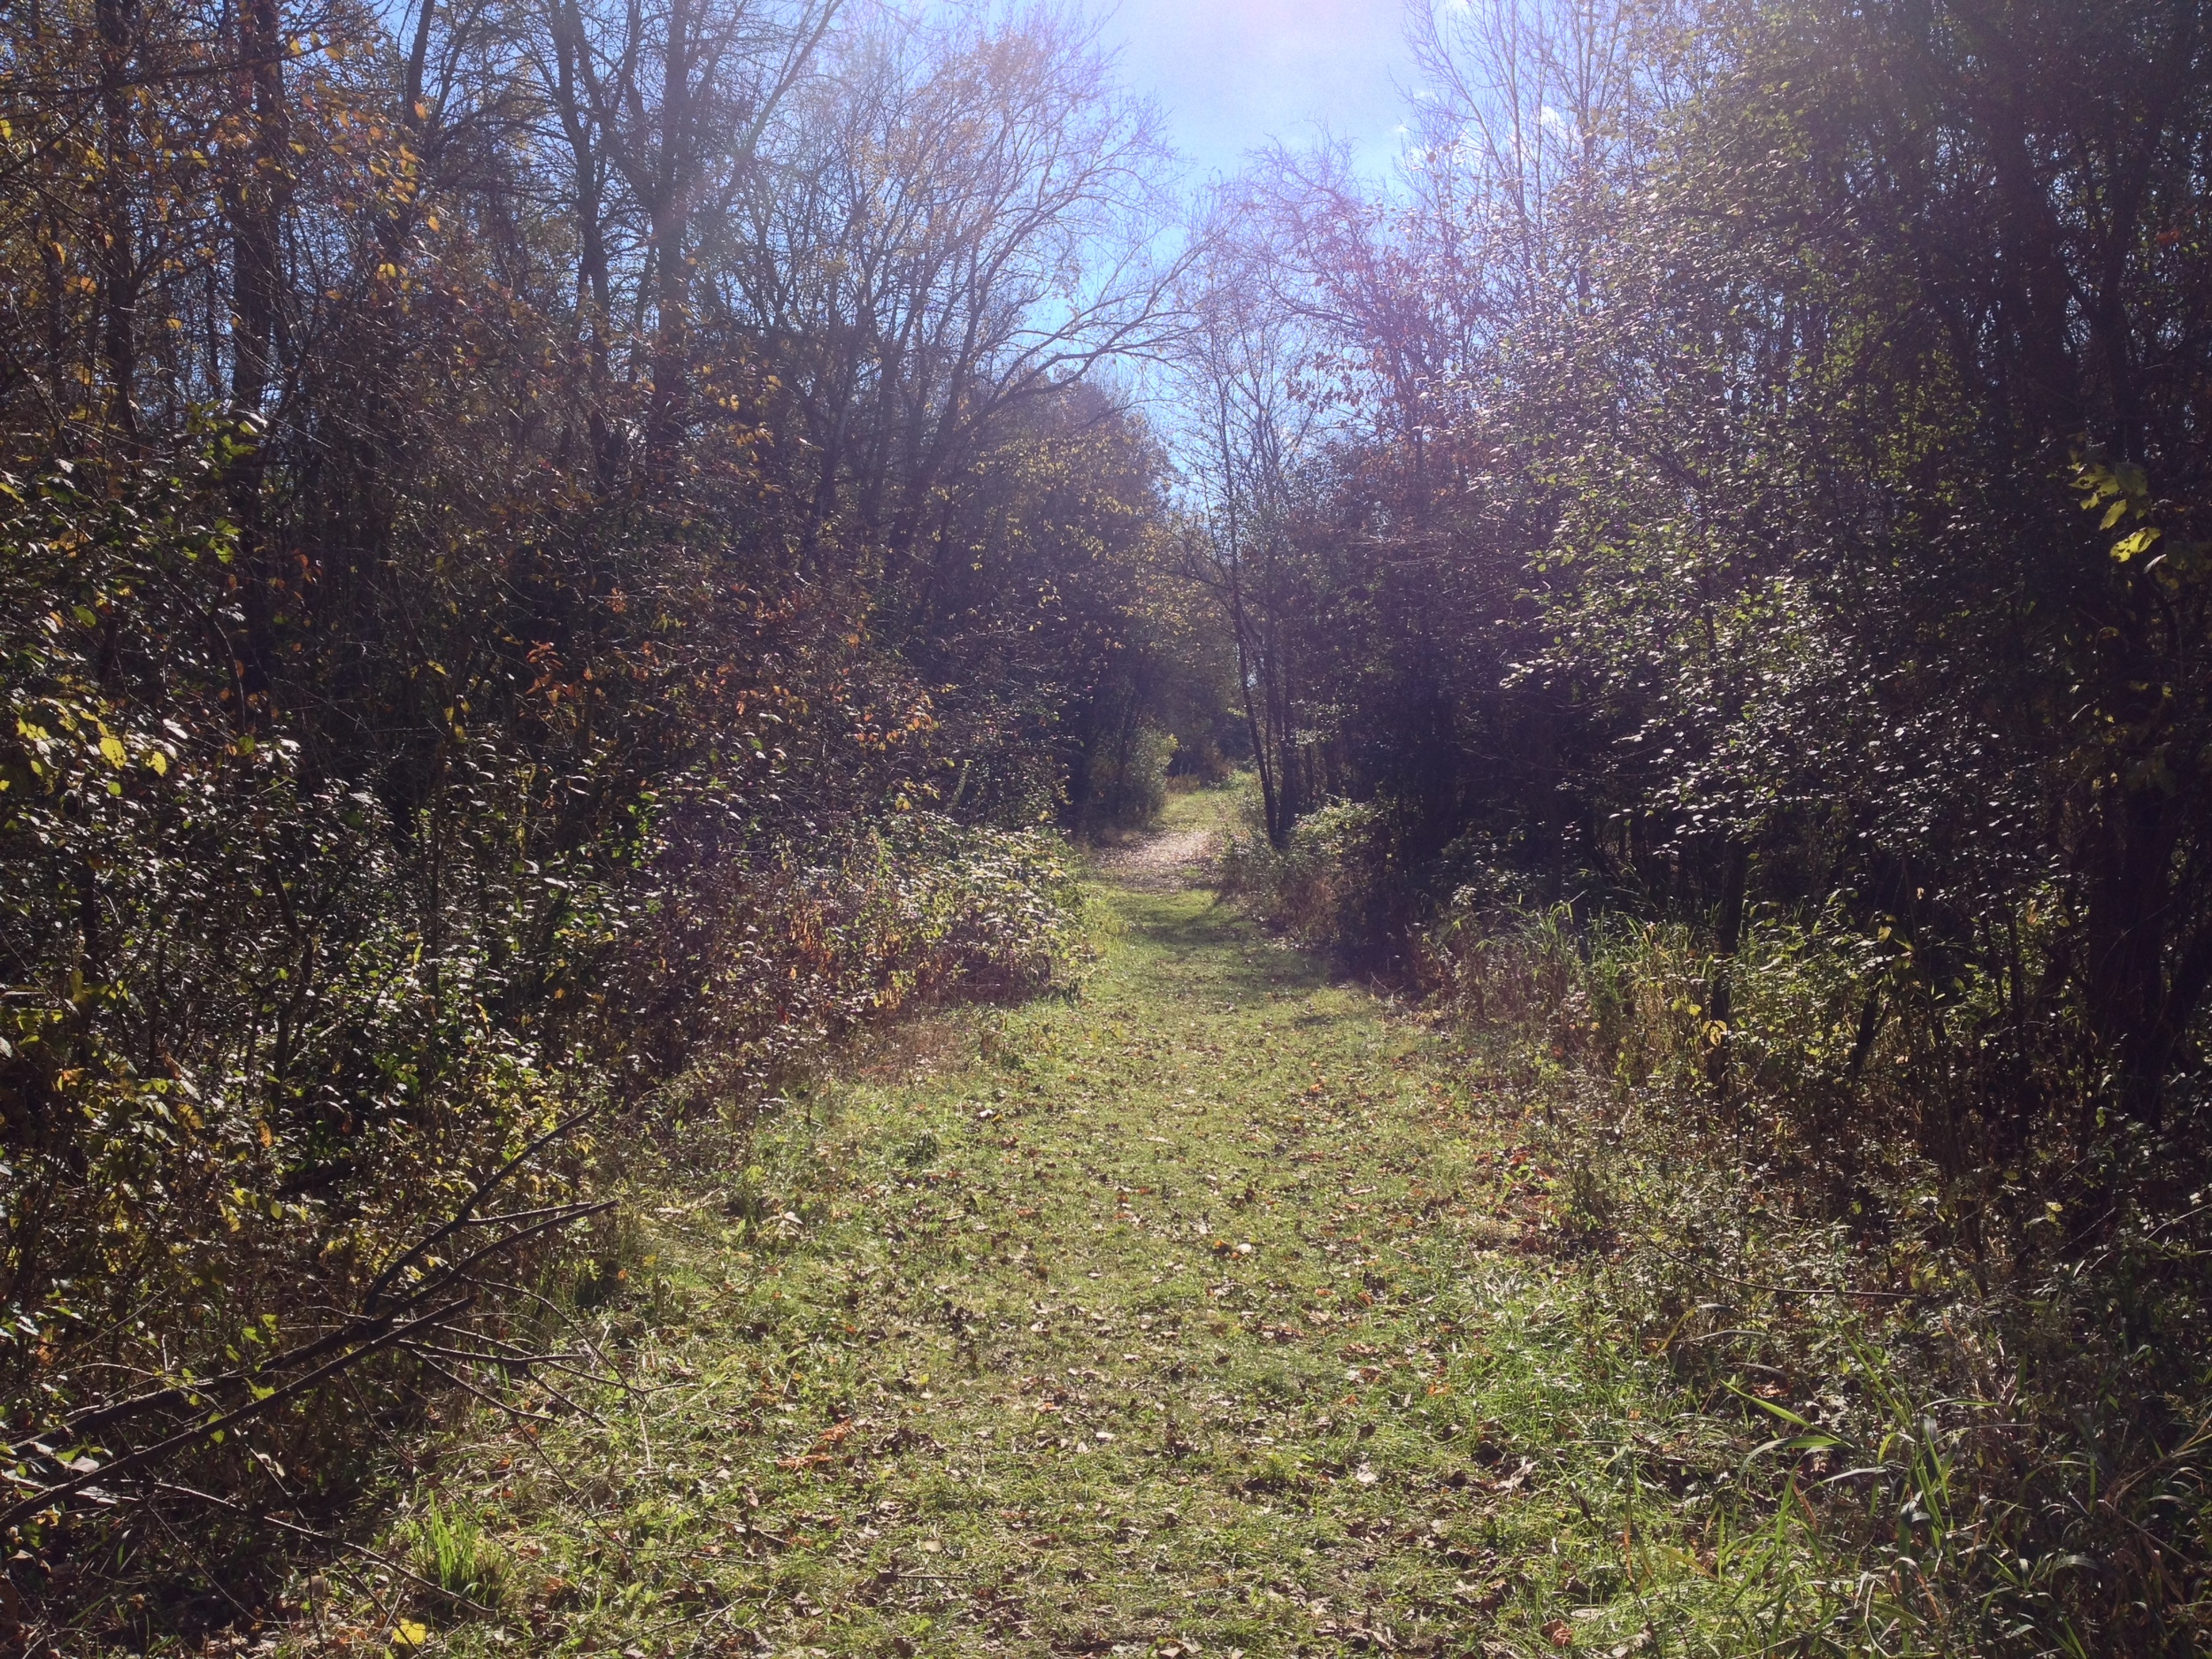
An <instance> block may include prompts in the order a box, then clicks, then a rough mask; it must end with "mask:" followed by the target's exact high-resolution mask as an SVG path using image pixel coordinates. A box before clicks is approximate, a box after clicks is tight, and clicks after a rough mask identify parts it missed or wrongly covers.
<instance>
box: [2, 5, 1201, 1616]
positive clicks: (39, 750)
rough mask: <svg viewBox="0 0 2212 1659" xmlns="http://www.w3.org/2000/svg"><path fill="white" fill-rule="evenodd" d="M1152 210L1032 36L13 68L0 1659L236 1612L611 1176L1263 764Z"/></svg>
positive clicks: (292, 45)
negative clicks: (1109, 847)
mask: <svg viewBox="0 0 2212 1659" xmlns="http://www.w3.org/2000/svg"><path fill="white" fill-rule="evenodd" d="M1163 161H1164V157H1163V154H1162V152H1161V150H1160V148H1159V145H1158V144H1157V142H1156V139H1155V137H1154V134H1153V133H1152V131H1151V129H1150V127H1149V125H1148V116H1147V115H1146V113H1145V111H1143V110H1142V109H1141V107H1139V106H1137V105H1135V104H1133V103H1131V102H1130V101H1129V100H1128V99H1126V98H1125V96H1122V95H1121V94H1120V93H1119V92H1118V91H1117V90H1116V88H1115V87H1114V85H1113V84H1112V82H1111V81H1110V78H1109V77H1108V76H1107V74H1106V73H1105V69H1104V66H1103V65H1102V62H1101V60H1100V59H1099V58H1098V56H1097V54H1096V53H1095V52H1094V50H1093V49H1092V47H1091V45H1090V43H1089V41H1088V39H1087V36H1086V35H1085V34H1084V33H1083V31H1082V29H1081V28H1080V27H1078V26H1077V25H1076V24H1075V23H1073V22H1071V20H1070V19H1067V18H1066V17H1064V16H1063V15H1061V14H1059V13H1056V12H1050V11H1047V10H1036V11H1028V12H1013V13H1008V14H1005V15H1002V16H997V17H993V18H989V19H977V18H971V17H966V16H959V17H954V18H951V19H949V20H946V21H943V22H941V23H940V24H936V25H931V26H927V27H924V26H921V25H918V24H914V23H911V22H909V21H904V20H902V19H900V18H899V17H898V16H896V15H895V14H894V13H893V12H889V11H887V10H884V9H881V8H877V7H873V6H868V5H860V4H848V5H845V6H843V7H839V6H838V5H836V4H833V3H832V0H788V3H787V0H651V3H649V4H638V3H636V0H631V3H629V4H596V0H543V4H538V3H537V0H524V3H522V4H500V3H493V0H486V3H484V4H472V3H471V0H462V3H461V4H451V3H450V0H448V3H444V4H438V3H434V0H424V4H420V5H419V6H417V7H414V8H412V9H410V10H408V11H407V12H405V14H404V16H396V15H394V14H392V13H389V12H384V11H380V10H378V9H376V8H372V7H366V6H354V5H351V4H347V3H346V0H339V3H338V4H323V3H322V0H304V3H297V0H243V3H242V4H232V3H230V0H225V3H224V4H212V3H211V4H196V0H82V3H81V4H79V3H77V0H60V3H58V4H48V3H46V0H38V3H36V4H27V5H15V6H10V7H8V8H5V10H4V14H0V265H4V268H5V269H6V271H7V272H8V273H9V281H8V283H7V284H6V286H5V288H4V291H0V450H4V453H0V695H4V698H5V705H6V706H5V715H4V724H0V981H4V984H0V999H4V1001H0V1123H4V1148H0V1402H4V1409H5V1411H6V1413H7V1417H8V1432H9V1435H10V1437H11V1440H10V1447H9V1449H8V1451H7V1454H6V1455H5V1456H4V1457H0V1478H4V1480H5V1482H6V1484H5V1486H0V1510H4V1517H0V1532H5V1534H6V1536H7V1538H8V1540H9V1544H8V1548H9V1550H10V1552H11V1553H12V1555H13V1558H14V1559H13V1564H12V1566H11V1567H10V1569H9V1570H8V1571H9V1573H10V1576H11V1583H12V1586H13V1587H12V1588H11V1590H10V1592H9V1594H8V1595H7V1597H6V1598H5V1599H4V1601H0V1622H4V1623H7V1624H10V1625H11V1626H12V1625H14V1624H16V1623H17V1621H18V1620H19V1617H20V1618H22V1619H29V1620H32V1621H33V1624H34V1625H35V1626H36V1628H37V1629H38V1630H40V1631H42V1632H43V1634H42V1640H62V1638H61V1637H59V1636H58V1635H57V1633H56V1632H57V1631H58V1629H59V1628H61V1627H60V1626H57V1625H54V1624H51V1623H50V1622H47V1623H43V1624H41V1623H39V1621H40V1620H46V1621H51V1620H53V1619H60V1620H62V1621H64V1624H65V1625H66V1627H67V1628H68V1629H69V1630H70V1631H73V1632H75V1634H74V1635H73V1637H71V1638H69V1639H68V1640H88V1639H89V1636H90V1633H91V1632H97V1631H98V1630H100V1629H102V1628H103V1627H104V1626H103V1621H105V1620H111V1619H113V1618H118V1617H120V1618H124V1619H125V1620H126V1622H127V1623H135V1624H137V1625H138V1626H140V1627H142V1634H143V1633H145V1632H150V1631H152V1630H155V1629H157V1628H159V1627H160V1626H161V1625H162V1624H164V1622H165V1621H171V1620H174V1619H177V1618H183V1619H185V1620H186V1621H187V1622H189V1618H190V1617H194V1615H193V1614H192V1613H191V1609H192V1608H193V1607H194V1606H195V1605H197V1603H196V1601H195V1598H200V1599H201V1600H202V1601H204V1602H205V1605H206V1608H207V1609H208V1616H209V1617H216V1618H228V1617H231V1616H232V1615H233V1613H234V1610H235V1607H236V1605H238V1604H245V1605H250V1602H251V1598H252V1596H253V1594H256V1592H255V1590H254V1588H253V1586H255V1584H256V1583H257V1574H258V1573H259V1571H261V1568H262V1566H263V1565H265V1562H263V1561H262V1560H261V1558H259V1557H255V1556H251V1555H238V1554H232V1553H227V1552H233V1551H235V1550H239V1549H243V1548H248V1547H249V1546H253V1545H257V1543H258V1542H259V1541H260V1540H265V1538H266V1537H267V1536H269V1534H268V1533H267V1532H265V1531H257V1530H256V1528H255V1527H254V1526H252V1525H245V1524H241V1525H237V1526H235V1527H230V1526H228V1522H230V1521H232V1520H235V1519H237V1518H238V1517H248V1518H249V1519H250V1517H256V1516H262V1515H268V1514H275V1515H277V1516H279V1517H281V1524H282V1525H288V1526H292V1527H294V1528H295V1529H296V1528H299V1527H303V1526H304V1527H307V1528H309V1529H310V1530H312V1529H313V1528H314V1527H315V1526H318V1525H321V1524H322V1519H321V1518H320V1517H326V1515H327V1513H328V1512H329V1509H330V1506H331V1505H332V1504H334V1503H336V1502H339V1501H340V1500H342V1497H343V1496H344V1494H346V1493H347V1492H348V1491H349V1489H350V1483H352V1482H354V1481H355V1480H356V1479H357V1478H358V1476H359V1473H360V1471H361V1469H362V1467H363V1466H364V1465H363V1463H362V1458H363V1456H364V1455H365V1448H367V1447H369V1446H370V1445H371V1444H372V1443H373V1431H374V1430H376V1429H377V1428H378V1427H379V1426H380V1425H385V1426H388V1425H390V1424H391V1423H394V1422H396V1421H400V1420H403V1418H404V1417H405V1416H406V1413H407V1412H408V1411H409V1410H411V1409H414V1406H413V1405H412V1404H411V1402H418V1401H419V1394H418V1392H417V1391H418V1389H419V1386H431V1387H433V1388H435V1387H440V1386H446V1383H447V1382H449V1381H452V1380H461V1381H465V1380H466V1378H467V1377H468V1376H469V1375H472V1374H474V1373H475V1370H476V1368H478V1367H480V1366H481V1365H485V1364H489V1365H492V1366H493V1367H494V1368H495V1369H496V1368H497V1367H498V1366H500V1365H503V1364H508V1365H511V1364H512V1363H520V1362H521V1361H522V1360H523V1359H525V1358H526V1356H528V1355H529V1354H531V1353H534V1352H536V1351H537V1348H536V1346H535V1345H536V1344H537V1343H539V1342H540V1341H541V1340H545V1338H544V1334H543V1332H542V1331H540V1332H539V1334H537V1335H532V1334H530V1330H535V1329H537V1328H538V1327H536V1326H531V1327H530V1329H528V1330H526V1329H525V1328H524V1326H526V1325H529V1319H528V1318H525V1319H524V1320H523V1325H515V1324H514V1323H513V1321H514V1320H516V1319H517V1318H522V1317H523V1315H522V1314H521V1313H518V1311H517V1310H525V1311H526V1310H529V1309H531V1308H549V1307H551V1306H552V1305H553V1303H557V1302H560V1301H561V1298H562V1297H563V1296H564V1295H565V1294H568V1293H567V1292H565V1291H563V1290H562V1289H561V1288H560V1286H561V1285H562V1284H567V1285H569V1286H570V1289H571V1290H573V1289H574V1287H575V1275H574V1273H573V1272H570V1274H569V1277H568V1279H561V1278H560V1275H559V1274H558V1273H556V1272H555V1271H554V1268H553V1266H552V1265H551V1263H552V1256H549V1251H548V1242H547V1241H548V1239H549V1237H550V1236H551V1234H550V1233H549V1232H548V1231H547V1229H548V1228H549V1226H551V1225H552V1224H553V1223H554V1222H558V1221H568V1220H573V1219H577V1218H580V1217H585V1216H586V1215H587V1212H588V1210H589V1202H588V1201H591V1200H593V1199H594V1197H595V1193H596V1191H597V1190H598V1187H599V1186H600V1185H601V1184H602V1182H603V1176H604V1174H605V1172H606V1171H607V1169H608V1167H609V1165H608V1158H609V1156H611V1150H612V1147H613V1143H614V1142H615V1141H628V1140H631V1139H632V1138H633V1137H632V1133H631V1129H630V1128H629V1127H627V1126H626V1125H636V1124H640V1123H645V1124H651V1123H655V1122H663V1123H664V1122H667V1121H671V1120H674V1119H679V1118H683V1117H684V1116H685V1115H686V1114H691V1113H697V1112H702V1111H704V1112H709V1113H711V1112H712V1111H713V1110H722V1111H725V1112H741V1111H742V1110H746V1109H748V1108H749V1106H750V1105H751V1104H752V1103H754V1102H757V1101H758V1100H760V1099H761V1098H763V1097H764V1096H765V1095H766V1094H770V1093H771V1092H772V1091H773V1090H774V1089H775V1088H777V1087H780V1085H781V1084H782V1083H783V1082H784V1081H785V1080H786V1079H788V1078H789V1077H790V1076H791V1075H792V1073H793V1071H794V1070H795V1068H796V1067H798V1066H800V1065H803V1064H804V1062H805V1061H806V1058H807V1056H809V1055H810V1053H812V1052H813V1051H815V1050H816V1049H818V1048H819V1046H820V1045H821V1044H822V1043H823V1042H825V1041H827V1040H829V1039H831V1038H833V1036H835V1035H836V1034H837V1033H839V1032H841V1031H842V1030H845V1029H848V1028H849V1027H850V1026H851V1025H854V1024H855V1023H856V1022H858V1021H861V1020H864V1019H867V1018H873V1017H876V1016H878V1015H880V1014H882V1013H885V1012H887V1011H889V1010H894V1009H896V1008H898V1007H901V1006H906V1005H911V1004H912V1003H913V1002H915V1001H916V1000H917V999H918V998H923V997H926V996H932V995H949V994H954V993H964V994H995V993H999V992H1002V991H1010V990H1016V989H1019V988H1022V987H1033V986H1036V985H1039V984H1042V983H1046V982H1048V981H1049V980H1050V979H1052V978H1053V977H1054V975H1055V974H1056V973H1057V972H1059V971H1060V967H1061V965H1062V964H1063V963H1064V960H1065V958H1066V956H1067V953H1068V951H1069V950H1070V949H1071V947H1072V937H1073V936H1072V933H1071V908H1070V906H1071V892H1070V888H1069V885H1068V881H1067V879H1066V877H1065V876H1064V873H1063V872H1062V871H1061V868H1060V865H1059V863H1058V861H1057V856H1056V854H1055V853H1054V852H1053V850H1052V848H1051V846H1050V845H1049V844H1048V842H1047V841H1044V840H1041V839H1040V838H1039V836H1038V834H1037V833H1036V832H1037V831H1038V830H1039V827H1040V826H1051V825H1054V824H1062V825H1065V826H1071V827H1075V828H1078V829H1081V828H1085V827H1087V826H1092V825H1094V824H1102V823H1105V822H1112V821H1119V820H1128V819H1133V818H1141V817H1142V816H1143V815H1144V813H1145V812H1146V811H1147V810H1149V808H1150V807H1152V806H1155V805H1156V803H1157V798H1158V794H1159V790H1160V787H1161V783H1162V778H1163V774H1164V770H1165V768H1166V766H1167V765H1168V764H1169V762H1170V757H1171V755H1172V754H1173V752H1174V750H1175V748H1176V743H1175V734H1176V733H1177V732H1178V731H1179V732H1180V733H1181V735H1182V738H1183V740H1184V742H1183V759H1184V763H1185V764H1197V765H1198V766H1200V767H1201V768H1203V767H1207V766H1211V767H1214V768H1216V769H1218V768H1219V767H1220V765H1221V764H1223V763H1222V758H1221V756H1220V753H1219V750H1218V748H1217V741H1218V740H1219V739H1220V738H1221V737H1222V736H1223V735H1224V733H1223V732H1222V731H1221V730H1220V729H1219V727H1220V719H1219V715H1220V709H1221V706H1222V703H1221V699H1222V695H1223V687H1224V686H1225V683H1226V681H1225V672H1226V667H1225V657H1223V656H1222V655H1221V653H1220V652H1219V651H1217V650H1215V649H1211V648H1210V647H1209V646H1208V644H1207V643H1206V641H1204V640H1203V639H1202V638H1201V637H1200V636H1198V635H1197V634H1194V631H1193V630H1192V628H1191V627H1190V626H1189V625H1188V622H1187V618H1186V614H1185V610H1186V608H1184V607H1182V606H1180V605H1179V602H1178V595H1177V590H1176V588H1175V583H1174V580H1173V578H1172V577H1171V575H1169V574H1167V573H1165V572H1167V570H1168V561H1165V560H1164V558H1163V557H1162V549H1163V548H1164V545H1165V541H1164V539H1165V538H1166V537H1167V534H1168V532H1167V529H1166V528H1165V519H1164V504H1163V503H1164V489H1165V484H1164V464H1163V462H1162V459H1161V457H1160V456H1159V454H1158V453H1157V449H1156V445H1155V444H1154V442H1152V440H1151V439H1150V438H1149V437H1148V434H1147V433H1146V431H1145V429H1144V427H1143V426H1142V425H1141V423H1140V422H1139V421H1138V420H1137V419H1135V418H1133V416H1131V415H1130V414H1129V413H1128V412H1126V411H1125V408H1124V407H1123V406H1122V404H1121V403H1118V401H1117V399H1116V398H1115V396H1112V395H1111V393H1110V391H1109V390H1108V389H1103V388H1101V387H1100V386H1099V385H1097V384H1094V382H1095V381H1096V380H1097V378H1098V377H1097V375H1096V373H1095V371H1097V370H1098V369H1099V368H1100V367H1101V365H1103V364H1105V363H1106V362H1107V361H1108V360H1109V359H1110V357H1113V356H1114V355H1115V354H1117V353H1124V352H1129V351H1133V350H1141V349H1145V348H1147V347H1148V345H1150V344H1152V343H1154V342H1157V341H1158V340H1159V339H1160V338H1161V337H1162V335H1163V334H1164V330H1165V328H1166V326H1167V323H1166V320H1165V319H1167V317H1168V307H1167V304H1166V301H1167V297H1168V295H1169V291H1170V287H1171V283H1172V282H1173V281H1174V280H1177V278H1178V276H1179V266H1178V265H1177V263H1176V261H1175V259H1174V257H1172V256H1171V257H1165V258H1161V257H1155V253H1154V237H1155V232H1156V227H1157V226H1158V225H1159V223H1160V222H1162V219H1163V218H1164V213H1165V208H1164V201H1165V197H1164V196H1163V194H1162V183H1161V180H1162V178H1163V176H1164V175H1163V173H1162V171H1161V170H1162V165H1163ZM1229 734H1230V735H1231V736H1232V738H1233V728H1231V730H1230V733H1229ZM640 1114H645V1115H644V1116H642V1117H641V1116H640ZM582 1119H588V1121H581V1122H580V1120H582ZM579 1125H580V1126H579ZM595 1148H596V1149H595ZM518 1158H520V1159H522V1160H523V1161H522V1162H521V1163H519V1164H517V1163H515V1162H514V1160H517V1159H518ZM595 1171H597V1173H595ZM594 1225H597V1224H594ZM464 1245H465V1246H466V1248H464ZM564 1271H565V1270H564ZM582 1271H583V1275H584V1279H585V1280H587V1281H588V1280H589V1279H590V1278H591V1274H592V1271H594V1270H591V1269H589V1268H588V1267H587V1268H586V1269H585V1270H582ZM548 1275H552V1276H551V1277H548ZM545 1297H550V1298H551V1299H552V1302H545V1301H544V1300H543V1299H544V1298H545ZM530 1317H531V1318H535V1317H537V1315H535V1314H532V1315H530ZM436 1319H447V1320H449V1322H450V1321H458V1322H460V1323H459V1325H457V1327H456V1328H457V1330H465V1332H466V1333H468V1334H466V1335H465V1336H464V1335H460V1334H457V1333H455V1331H445V1332H443V1333H440V1332H438V1331H436V1330H433V1329H432V1328H431V1327H432V1325H434V1323H435V1320H436ZM541 1323H542V1322H541ZM355 1360H360V1361H362V1364H361V1365H359V1366H353V1365H352V1362H353V1361H355ZM349 1367H351V1368H350V1369H349ZM341 1385H342V1386H341ZM178 1458H182V1460H183V1461H182V1462H181V1463H179V1462H177V1461H176V1460H177V1459H178ZM19 1594H21V1595H23V1596H27V1597H30V1598H31V1601H30V1602H29V1603H25V1602H22V1601H19V1600H18V1595H19ZM131 1594H137V1595H138V1597H139V1600H138V1601H136V1602H135V1603H129V1602H127V1600H126V1598H127V1596H129V1595H131ZM27 1606H35V1607H42V1608H43V1609H45V1611H44V1612H43V1613H42V1614H38V1615H36V1616H34V1614H32V1613H30V1612H26V1611H25V1610H24V1609H25V1608H26V1607H27ZM132 1606H134V1607H135V1608H136V1609H137V1611H135V1612H131V1611H129V1609H130V1607H132ZM119 1609H120V1610H119ZM26 1628H27V1629H28V1628H31V1626H27V1627H26ZM21 1633H22V1632H18V1634H21Z"/></svg>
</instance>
